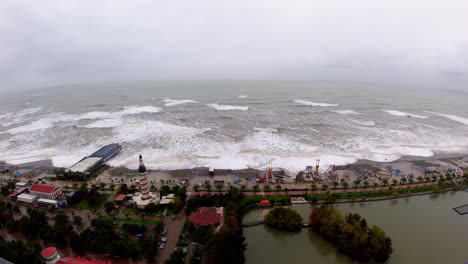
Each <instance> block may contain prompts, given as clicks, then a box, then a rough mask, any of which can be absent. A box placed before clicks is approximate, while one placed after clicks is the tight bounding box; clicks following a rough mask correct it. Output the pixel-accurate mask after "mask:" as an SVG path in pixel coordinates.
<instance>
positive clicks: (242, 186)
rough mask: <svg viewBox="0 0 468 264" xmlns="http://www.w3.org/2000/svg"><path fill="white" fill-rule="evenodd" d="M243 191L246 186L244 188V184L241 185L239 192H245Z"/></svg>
mask: <svg viewBox="0 0 468 264" xmlns="http://www.w3.org/2000/svg"><path fill="white" fill-rule="evenodd" d="M245 189H247V186H245V184H242V185H241V190H242V192H245Z"/></svg>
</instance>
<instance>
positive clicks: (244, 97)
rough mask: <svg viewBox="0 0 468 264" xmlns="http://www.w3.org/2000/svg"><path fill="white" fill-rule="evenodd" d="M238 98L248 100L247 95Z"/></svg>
mask: <svg viewBox="0 0 468 264" xmlns="http://www.w3.org/2000/svg"><path fill="white" fill-rule="evenodd" d="M238 97H239V98H240V99H247V98H248V96H247V95H239V96H238Z"/></svg>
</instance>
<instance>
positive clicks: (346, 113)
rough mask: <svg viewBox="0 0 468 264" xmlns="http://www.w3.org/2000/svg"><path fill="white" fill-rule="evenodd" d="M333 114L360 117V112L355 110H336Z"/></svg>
mask: <svg viewBox="0 0 468 264" xmlns="http://www.w3.org/2000/svg"><path fill="white" fill-rule="evenodd" d="M332 112H335V113H337V114H340V115H360V114H359V113H358V112H356V111H354V110H336V111H332Z"/></svg>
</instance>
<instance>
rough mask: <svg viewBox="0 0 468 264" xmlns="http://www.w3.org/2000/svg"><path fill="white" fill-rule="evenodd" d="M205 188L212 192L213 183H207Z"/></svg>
mask: <svg viewBox="0 0 468 264" xmlns="http://www.w3.org/2000/svg"><path fill="white" fill-rule="evenodd" d="M205 189H206V190H207V191H208V192H210V191H211V184H209V183H207V184H206V185H205Z"/></svg>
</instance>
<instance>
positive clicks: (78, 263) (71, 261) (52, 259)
mask: <svg viewBox="0 0 468 264" xmlns="http://www.w3.org/2000/svg"><path fill="white" fill-rule="evenodd" d="M41 255H42V258H43V259H44V261H45V263H46V264H112V262H110V261H100V260H94V259H87V258H83V257H76V258H70V257H65V258H60V255H59V254H58V252H57V249H56V248H55V247H48V248H46V249H44V250H43V251H42V253H41Z"/></svg>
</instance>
